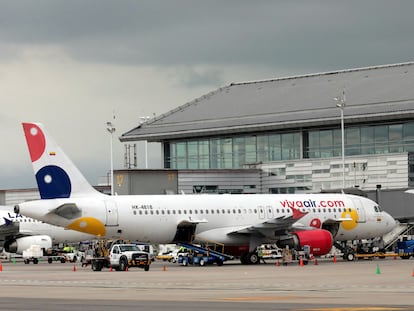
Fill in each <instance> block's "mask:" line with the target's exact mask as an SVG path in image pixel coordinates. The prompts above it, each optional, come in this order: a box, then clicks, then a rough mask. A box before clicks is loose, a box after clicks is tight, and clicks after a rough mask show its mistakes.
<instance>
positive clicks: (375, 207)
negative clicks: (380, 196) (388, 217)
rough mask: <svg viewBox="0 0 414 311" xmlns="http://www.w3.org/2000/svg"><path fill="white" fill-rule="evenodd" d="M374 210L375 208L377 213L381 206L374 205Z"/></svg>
mask: <svg viewBox="0 0 414 311" xmlns="http://www.w3.org/2000/svg"><path fill="white" fill-rule="evenodd" d="M374 210H375V211H376V212H377V213H380V212H381V208H380V207H379V205H374Z"/></svg>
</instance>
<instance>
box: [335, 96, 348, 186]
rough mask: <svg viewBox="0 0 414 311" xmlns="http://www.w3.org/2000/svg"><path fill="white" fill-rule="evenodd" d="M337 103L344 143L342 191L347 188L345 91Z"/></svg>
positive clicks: (337, 99)
mask: <svg viewBox="0 0 414 311" xmlns="http://www.w3.org/2000/svg"><path fill="white" fill-rule="evenodd" d="M334 100H335V101H337V102H338V103H337V104H336V107H338V108H339V109H340V110H341V141H342V190H343V189H344V188H345V130H344V108H345V103H346V99H345V90H343V91H342V96H341V97H340V98H338V97H335V98H334Z"/></svg>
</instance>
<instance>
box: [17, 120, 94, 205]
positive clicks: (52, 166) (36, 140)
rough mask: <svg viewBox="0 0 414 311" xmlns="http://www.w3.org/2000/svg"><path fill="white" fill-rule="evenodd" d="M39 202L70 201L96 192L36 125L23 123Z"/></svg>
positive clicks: (41, 126)
mask: <svg viewBox="0 0 414 311" xmlns="http://www.w3.org/2000/svg"><path fill="white" fill-rule="evenodd" d="M22 125H23V131H24V135H25V137H26V142H27V147H28V148H29V154H30V158H31V160H32V165H33V170H34V173H35V176H36V182H37V186H38V188H39V192H40V197H41V198H42V199H56V198H70V197H74V196H83V195H86V194H89V195H90V194H97V193H99V192H97V191H96V190H95V189H94V188H93V187H92V186H91V185H90V184H89V183H88V182H87V180H86V179H85V177H84V176H83V175H82V173H81V172H80V171H79V170H78V169H77V168H76V167H75V165H74V164H73V163H72V161H71V160H70V159H69V158H68V157H67V156H66V154H65V153H64V152H63V150H62V149H61V148H60V146H59V145H58V144H57V143H56V142H55V141H54V140H53V138H52V137H51V136H50V135H49V134H48V133H47V131H46V130H45V129H44V128H43V125H42V124H40V123H23V124H22Z"/></svg>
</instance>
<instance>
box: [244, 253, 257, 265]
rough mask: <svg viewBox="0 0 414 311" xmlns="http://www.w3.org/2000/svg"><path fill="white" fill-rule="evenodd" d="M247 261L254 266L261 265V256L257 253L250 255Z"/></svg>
mask: <svg viewBox="0 0 414 311" xmlns="http://www.w3.org/2000/svg"><path fill="white" fill-rule="evenodd" d="M247 259H248V261H249V263H250V264H252V265H256V264H258V263H260V258H259V255H258V254H257V253H256V252H251V253H249V256H248V258H247Z"/></svg>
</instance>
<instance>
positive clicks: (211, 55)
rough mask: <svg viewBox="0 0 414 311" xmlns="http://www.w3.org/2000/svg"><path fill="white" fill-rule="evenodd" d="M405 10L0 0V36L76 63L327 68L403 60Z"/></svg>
mask: <svg viewBox="0 0 414 311" xmlns="http://www.w3.org/2000/svg"><path fill="white" fill-rule="evenodd" d="M373 8H375V10H374V9H373ZM413 9H414V2H410V1H393V2H389V1H375V0H368V1H347V2H343V1H289V2H286V1H265V0H262V1H240V0H238V1H236V0H227V1H184V0H181V1H160V0H158V1H157V0H155V1H154V0H153V1H149V0H148V1H6V2H4V3H3V4H2V9H1V12H0V20H1V22H0V41H3V44H4V43H5V42H9V43H11V44H19V43H21V44H28V43H31V44H36V45H42V44H56V45H61V46H63V47H64V49H65V50H66V51H67V52H68V54H69V55H70V56H72V57H73V58H75V59H77V60H79V61H84V62H97V63H115V64H121V65H122V64H126V65H131V64H137V65H147V64H149V65H153V66H176V65H180V66H192V65H197V64H218V63H226V64H259V65H267V66H270V67H277V66H278V64H281V63H282V64H284V65H286V64H289V65H290V66H292V67H293V68H295V67H297V68H299V67H302V66H312V67H315V68H319V67H324V68H327V69H334V68H335V67H339V68H343V67H352V66H355V65H356V66H358V65H359V64H361V65H371V64H378V63H384V62H398V61H407V60H409V57H412V55H413V53H412V51H413V49H414V47H413V44H414V43H412V40H410V39H411V36H412V35H411V31H412V29H413V28H414V21H412V18H411V13H412V12H413V11H414V10H413ZM408 42H410V43H408ZM373 51H374V52H373ZM310 64H311V65H310Z"/></svg>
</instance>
